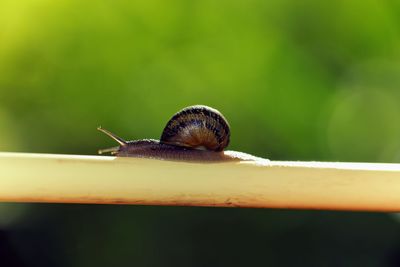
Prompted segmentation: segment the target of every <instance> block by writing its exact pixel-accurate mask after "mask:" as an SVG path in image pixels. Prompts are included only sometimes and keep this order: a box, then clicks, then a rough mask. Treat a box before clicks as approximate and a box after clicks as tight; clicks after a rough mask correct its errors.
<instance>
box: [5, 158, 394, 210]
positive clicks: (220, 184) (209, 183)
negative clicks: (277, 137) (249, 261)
mask: <svg viewBox="0 0 400 267" xmlns="http://www.w3.org/2000/svg"><path fill="white" fill-rule="evenodd" d="M0 201H3V202H58V203H104V204H138V205H178V206H181V205H184V206H186V205H187V206H222V207H258V208H291V209H327V210H368V211H400V164H368V163H321V162H276V161H271V162H262V161H261V162H240V163H237V162H229V163H208V164H201V163H184V162H172V161H161V160H150V159H136V158H116V157H105V156H73V155H48V154H25V153H0Z"/></svg>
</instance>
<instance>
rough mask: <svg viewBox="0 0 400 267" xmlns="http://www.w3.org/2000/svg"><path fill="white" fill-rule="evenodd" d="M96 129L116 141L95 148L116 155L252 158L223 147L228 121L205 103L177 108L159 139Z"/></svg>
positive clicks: (217, 159) (227, 158)
mask: <svg viewBox="0 0 400 267" xmlns="http://www.w3.org/2000/svg"><path fill="white" fill-rule="evenodd" d="M98 130H99V131H101V132H103V133H105V134H106V135H108V136H110V137H111V138H113V139H114V140H115V141H117V142H118V143H119V144H120V146H118V147H112V148H108V149H102V150H99V154H103V153H106V152H111V154H112V155H115V156H120V157H139V158H155V159H166V160H181V161H199V162H207V161H230V160H249V159H253V158H256V157H254V156H251V155H248V154H245V153H241V152H235V151H224V149H225V148H226V147H227V146H228V145H229V140H230V128H229V124H228V122H227V120H226V119H225V117H224V116H223V115H222V114H221V113H220V112H219V111H218V110H216V109H213V108H211V107H208V106H202V105H196V106H190V107H186V108H184V109H182V110H180V111H178V112H177V113H176V114H175V115H173V116H172V118H171V119H170V120H169V121H168V123H167V125H166V126H165V128H164V130H163V132H162V135H161V138H160V140H154V139H142V140H134V141H125V140H124V139H122V138H120V137H118V136H117V135H115V134H113V133H111V132H109V131H107V130H105V129H103V128H101V127H99V128H98Z"/></svg>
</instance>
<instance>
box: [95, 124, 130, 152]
mask: <svg viewBox="0 0 400 267" xmlns="http://www.w3.org/2000/svg"><path fill="white" fill-rule="evenodd" d="M97 130H99V131H100V132H103V133H105V134H106V135H108V136H109V137H111V138H112V139H114V140H115V141H117V142H118V144H120V145H121V146H126V145H128V143H127V142H126V141H125V140H124V139H122V138H121V137H119V136H117V135H115V134H113V133H112V132H110V131H107V130H106V129H103V128H101V127H97ZM118 150H119V147H118V146H116V147H111V148H105V149H100V150H99V151H98V153H99V154H103V153H110V152H111V154H112V155H114V154H116V153H117V152H118Z"/></svg>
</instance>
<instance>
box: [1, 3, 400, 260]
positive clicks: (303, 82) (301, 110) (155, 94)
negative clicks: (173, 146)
mask: <svg viewBox="0 0 400 267" xmlns="http://www.w3.org/2000/svg"><path fill="white" fill-rule="evenodd" d="M399 26H400V2H399V1H397V0H382V1H378V0H366V1H356V0H351V1H345V0H339V1H331V2H328V1H318V0H305V1H295V0H283V1H274V0H272V1H261V0H249V1H235V0H234V1H209V0H206V1H183V0H171V1H159V0H150V1H77V0H70V1H67V0H60V1H45V0H20V1H12V0H1V2H0V150H1V151H20V152H40V153H67V154H95V153H96V151H97V149H98V148H104V147H108V146H112V145H114V143H113V142H112V140H110V139H108V138H106V137H105V136H104V135H102V134H101V133H99V132H97V131H96V127H97V126H99V125H102V126H103V127H105V128H108V129H110V130H112V131H114V132H116V133H117V134H119V135H120V136H122V137H124V138H126V139H139V138H159V136H160V135H161V130H162V129H163V127H164V125H165V123H166V122H167V120H168V119H169V118H170V116H171V115H172V114H173V113H175V112H176V111H178V110H179V109H181V108H183V107H185V106H188V105H192V104H206V105H210V106H212V107H215V108H217V109H219V110H220V111H221V112H223V114H224V115H225V116H226V117H227V118H228V120H229V122H230V124H231V130H232V136H231V145H230V149H233V150H239V151H245V152H248V153H252V154H255V155H258V156H262V157H266V158H270V159H273V160H323V161H359V162H366V161H369V162H399V161H400V138H399V137H400V124H399V122H398V118H399V117H400V105H399V104H400V90H399V88H400V27H399ZM0 172H1V170H0ZM258 265H268V266H400V225H399V219H398V218H397V217H396V215H393V214H374V213H350V212H323V211H283V210H257V209H223V208H188V207H138V206H105V205H104V206H103V205H55V204H54V205H45V204H1V205H0V266H258Z"/></svg>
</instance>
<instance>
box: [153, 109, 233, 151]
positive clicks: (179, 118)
mask: <svg viewBox="0 0 400 267" xmlns="http://www.w3.org/2000/svg"><path fill="white" fill-rule="evenodd" d="M229 138H230V130H229V124H228V122H227V121H226V119H225V117H224V116H223V115H222V114H221V113H220V112H219V111H218V110H216V109H213V108H210V107H207V106H200V105H197V106H191V107H187V108H184V109H182V110H181V111H179V112H177V113H176V114H175V115H174V116H173V117H172V118H171V119H170V120H169V121H168V123H167V125H166V126H165V128H164V130H163V133H162V135H161V139H160V141H161V142H162V143H164V144H171V145H176V146H183V147H187V148H193V149H199V150H212V151H222V150H224V149H225V148H226V147H227V146H228V145H229Z"/></svg>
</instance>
